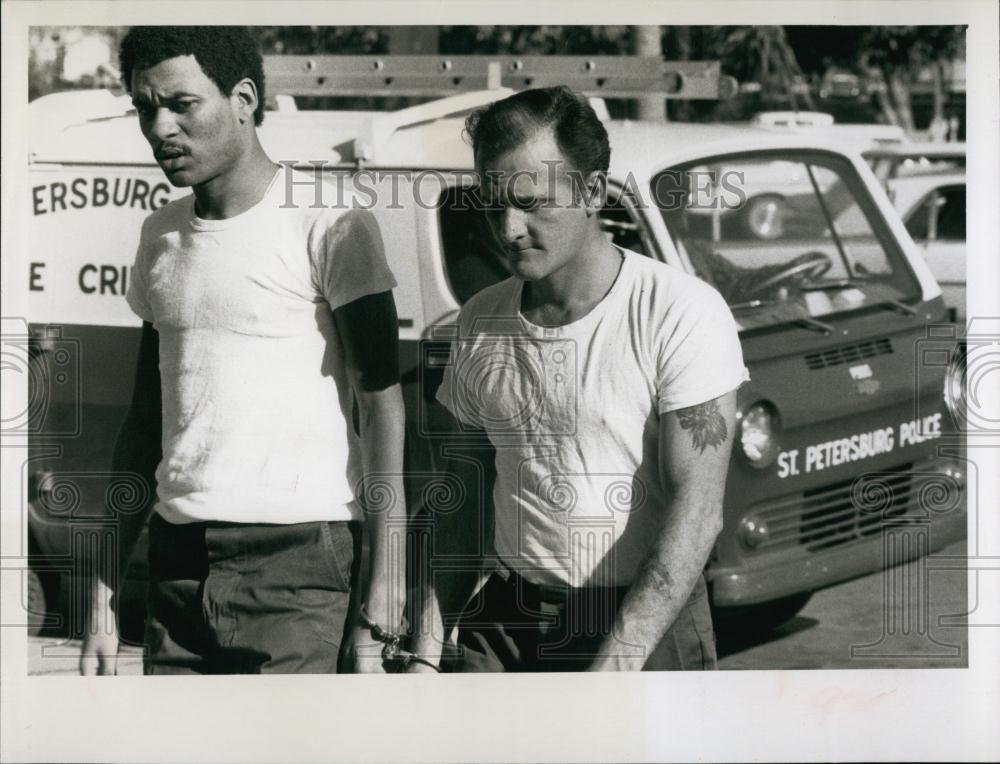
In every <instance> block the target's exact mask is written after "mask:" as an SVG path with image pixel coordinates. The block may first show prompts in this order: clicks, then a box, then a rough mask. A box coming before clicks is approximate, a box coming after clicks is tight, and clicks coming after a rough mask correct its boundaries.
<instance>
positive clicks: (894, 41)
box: [860, 26, 965, 132]
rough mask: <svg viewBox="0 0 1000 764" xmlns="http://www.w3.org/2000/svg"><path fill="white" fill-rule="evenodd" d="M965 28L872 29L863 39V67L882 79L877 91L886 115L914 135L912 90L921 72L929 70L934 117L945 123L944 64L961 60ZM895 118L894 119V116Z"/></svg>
mask: <svg viewBox="0 0 1000 764" xmlns="http://www.w3.org/2000/svg"><path fill="white" fill-rule="evenodd" d="M964 38H965V27H961V26H936V27H872V28H870V29H868V30H867V31H866V33H865V35H864V38H863V39H862V48H861V51H860V60H861V64H862V66H863V67H864V68H866V69H873V70H875V71H877V72H878V73H879V75H880V76H881V82H882V83H883V84H884V86H883V87H879V88H877V89H876V91H875V97H876V99H877V100H878V102H879V106H880V108H881V109H882V113H883V115H884V116H885V117H886V120H887V121H889V122H891V123H892V124H897V125H900V126H901V127H902V128H903V129H904V130H907V131H908V132H912V131H913V129H914V126H913V111H912V109H911V98H912V87H913V84H914V83H915V82H916V80H917V77H918V75H919V74H920V73H921V71H922V70H929V71H930V72H931V76H932V82H933V87H934V96H935V99H934V109H935V117H936V118H937V119H943V112H944V94H943V84H942V71H941V70H942V64H943V63H944V62H946V61H951V60H953V59H954V58H956V56H958V54H959V52H960V50H961V49H962V44H963V42H964ZM894 115H895V119H893V116H894Z"/></svg>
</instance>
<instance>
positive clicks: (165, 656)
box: [144, 513, 361, 674]
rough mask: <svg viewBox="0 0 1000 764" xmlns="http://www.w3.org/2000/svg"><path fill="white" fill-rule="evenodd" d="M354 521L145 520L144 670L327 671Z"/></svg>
mask: <svg viewBox="0 0 1000 764" xmlns="http://www.w3.org/2000/svg"><path fill="white" fill-rule="evenodd" d="M360 543H361V534H360V524H359V523H347V522H332V523H325V522H315V523H297V524H293V525H252V524H239V523H193V524H189V525H174V524H172V523H168V522H167V521H165V520H163V519H162V518H161V517H160V516H159V515H158V514H156V513H153V516H152V518H151V519H150V523H149V576H150V582H149V601H148V609H147V618H146V647H147V656H146V659H145V662H144V670H145V673H147V674H178V673H200V674H261V673H275V674H287V673H334V672H336V671H337V670H338V666H339V665H340V660H341V645H342V644H343V642H344V641H345V628H346V624H347V621H348V612H349V610H350V592H351V589H352V583H353V582H354V581H355V580H356V578H357V572H358V570H357V569H358V567H359V564H358V563H359V562H360V559H361V554H360Z"/></svg>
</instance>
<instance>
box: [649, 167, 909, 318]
mask: <svg viewBox="0 0 1000 764" xmlns="http://www.w3.org/2000/svg"><path fill="white" fill-rule="evenodd" d="M652 190H653V198H654V199H655V201H656V204H657V205H658V206H659V208H660V210H661V212H662V214H663V218H664V220H665V222H666V224H667V228H668V230H669V231H670V235H671V237H672V239H673V241H674V244H675V246H676V247H677V249H678V250H679V251H680V253H681V256H682V257H686V258H687V259H688V261H689V262H690V264H691V267H692V269H693V270H694V272H695V273H696V274H697V275H698V276H699V277H701V278H702V279H704V280H705V281H708V282H709V283H711V284H712V285H713V286H715V288H716V289H718V290H719V291H720V292H721V293H722V295H723V297H725V298H726V300H727V301H728V303H729V305H730V307H731V308H732V309H733V311H734V313H736V315H737V318H738V319H739V321H740V323H741V325H742V326H743V327H744V328H745V329H748V328H758V327H765V326H773V325H776V324H780V323H786V322H790V321H801V320H803V319H809V318H818V317H822V316H831V315H834V314H837V313H842V312H846V311H852V310H857V309H860V308H866V307H870V306H873V305H882V306H884V305H893V304H896V305H898V304H899V303H900V302H905V301H912V300H914V299H916V298H919V296H920V287H919V284H918V283H917V281H916V279H915V278H914V276H913V274H912V272H911V271H910V269H909V268H908V267H907V265H906V261H905V258H904V256H903V254H902V251H901V250H900V249H899V246H898V244H897V242H896V239H895V237H894V236H893V235H892V233H891V232H890V231H889V230H888V227H887V226H886V224H885V221H884V220H883V219H882V217H881V215H880V214H879V213H878V211H877V209H876V207H875V204H874V202H873V201H872V199H871V197H870V195H869V193H868V191H867V190H866V188H865V186H864V184H863V182H862V181H861V179H860V177H858V175H857V173H856V172H855V170H854V168H853V167H852V166H851V164H850V163H849V162H848V161H847V160H845V159H843V158H840V157H838V156H836V155H833V154H826V153H820V152H810V153H806V152H802V153H792V152H768V153H766V154H748V155H745V156H739V155H730V156H725V157H719V158H716V159H713V160H712V161H711V162H700V163H698V164H689V165H682V166H678V167H675V168H672V169H670V170H667V171H666V172H663V173H661V174H660V175H658V176H657V177H656V178H654V180H653V187H652Z"/></svg>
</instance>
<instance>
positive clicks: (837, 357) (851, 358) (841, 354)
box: [806, 338, 892, 369]
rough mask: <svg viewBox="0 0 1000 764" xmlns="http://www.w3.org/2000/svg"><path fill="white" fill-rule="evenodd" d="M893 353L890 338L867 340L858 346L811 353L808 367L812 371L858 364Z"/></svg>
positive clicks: (807, 361) (807, 362)
mask: <svg viewBox="0 0 1000 764" xmlns="http://www.w3.org/2000/svg"><path fill="white" fill-rule="evenodd" d="M891 352H892V342H890V341H889V339H888V338H884V339H881V340H867V341H865V342H859V343H858V344H856V345H842V346H840V347H838V348H831V349H830V350H824V351H823V352H821V353H809V355H807V356H806V366H807V367H809V368H810V369H825V368H826V367H827V366H840V365H841V364H845V363H856V362H857V361H863V360H864V359H865V358H873V357H874V356H877V355H886V354H887V353H891Z"/></svg>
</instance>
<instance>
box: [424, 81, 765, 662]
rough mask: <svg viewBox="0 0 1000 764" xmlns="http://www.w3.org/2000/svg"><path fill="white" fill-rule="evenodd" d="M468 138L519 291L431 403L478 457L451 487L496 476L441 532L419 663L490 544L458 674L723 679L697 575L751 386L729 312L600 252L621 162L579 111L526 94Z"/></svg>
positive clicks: (480, 120) (660, 272) (472, 336)
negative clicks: (634, 673)
mask: <svg viewBox="0 0 1000 764" xmlns="http://www.w3.org/2000/svg"><path fill="white" fill-rule="evenodd" d="M466 127H467V132H468V134H469V135H470V136H471V139H472V144H473V148H474V152H475V159H476V167H477V171H478V173H479V176H480V187H481V189H482V191H483V192H484V196H485V204H486V215H487V219H488V221H489V223H490V228H491V230H492V233H493V234H494V236H495V237H496V239H497V241H498V242H499V244H500V245H501V246H502V247H503V249H504V252H505V253H506V258H507V264H508V266H509V268H510V270H511V272H512V273H513V276H512V277H511V278H509V279H507V280H505V281H503V282H501V283H499V284H496V285H494V286H492V287H488V288H486V289H484V290H483V291H481V292H479V293H478V294H477V295H475V296H474V297H473V298H472V299H471V300H469V301H468V302H467V303H466V304H465V306H464V307H463V309H462V311H461V314H460V317H459V320H458V323H459V326H458V338H457V339H456V340H455V341H454V342H453V345H452V354H451V364H450V366H449V368H448V369H447V371H446V373H445V377H444V381H443V383H442V385H441V387H440V389H439V391H438V394H437V397H438V400H439V401H440V402H441V403H442V404H444V406H445V407H447V408H448V409H449V410H450V411H451V412H452V414H453V415H454V416H455V418H456V420H457V425H458V429H459V436H458V437H460V438H464V439H465V448H464V449H462V450H461V456H462V457H463V458H462V459H458V460H456V461H455V463H454V464H455V466H453V469H456V470H458V471H460V472H461V471H462V470H463V468H462V467H461V466H459V465H466V466H468V465H469V457H470V456H472V455H474V454H479V455H481V458H480V459H479V462H480V466H479V469H478V470H475V471H472V472H469V471H466V472H465V473H464V484H465V485H466V487H467V489H468V491H467V492H468V495H469V500H468V501H467V502H466V506H465V511H464V512H455V513H451V514H442V515H441V516H440V517H438V518H437V519H436V526H435V530H434V532H435V540H434V552H435V558H434V560H433V561H432V564H431V566H430V567H431V570H432V571H434V572H433V575H432V576H431V581H432V585H431V586H429V587H425V588H424V590H423V596H422V598H421V606H420V632H419V635H418V638H417V639H416V641H415V643H414V645H415V646H414V650H415V652H417V653H418V654H420V655H421V656H422V657H423V658H424V659H426V660H428V661H429V662H430V663H432V664H433V663H436V662H437V661H438V660H439V659H440V655H441V646H442V644H443V642H444V641H445V632H444V629H443V616H444V615H447V614H449V613H454V612H455V611H456V610H457V609H459V608H461V606H462V604H463V602H464V600H465V599H466V597H467V595H468V594H469V592H468V590H467V589H463V577H462V576H460V575H457V574H455V573H448V572H446V567H445V566H450V569H452V570H454V568H455V566H456V560H460V559H462V557H463V555H465V556H467V555H468V554H469V553H470V552H469V550H475V543H476V542H477V541H480V540H481V539H482V538H485V539H486V541H487V542H491V544H492V552H493V553H495V559H496V570H495V571H494V572H493V573H492V574H491V575H489V577H488V578H487V579H486V581H485V584H483V585H482V586H481V588H480V589H479V591H478V593H477V594H476V596H475V599H474V600H472V601H471V602H465V606H464V609H463V612H462V614H461V617H460V618H459V621H458V634H457V644H458V647H459V653H460V658H459V662H458V670H461V671H539V670H555V671H558V670H635V669H642V668H646V669H708V668H714V667H715V644H714V637H713V633H712V626H711V616H710V613H709V608H708V599H707V593H706V588H705V581H704V578H703V569H704V566H705V564H706V561H707V559H708V556H709V554H710V552H711V549H712V545H713V543H714V541H715V537H716V536H717V534H718V533H719V531H720V529H721V527H722V498H723V492H724V486H725V480H726V473H727V469H728V465H729V454H730V448H731V445H732V437H733V427H734V419H735V412H736V389H737V388H738V387H739V386H740V385H741V384H742V383H743V382H744V381H745V380H746V379H747V378H748V375H747V371H746V368H745V367H744V365H743V359H742V353H741V349H740V343H739V338H738V335H737V329H736V325H735V322H734V320H733V318H732V315H731V313H730V311H729V308H728V306H727V305H726V303H725V301H724V300H723V299H722V298H721V296H720V295H719V294H718V293H717V292H716V291H715V290H714V289H713V288H712V287H710V286H709V285H708V284H706V283H705V282H702V281H700V280H699V279H697V278H695V277H693V276H689V275H687V274H685V273H683V272H681V271H679V270H677V269H675V268H672V267H670V266H667V265H665V264H663V263H659V262H656V261H653V260H651V259H648V258H645V257H642V256H641V255H638V254H636V253H634V252H629V251H627V250H622V249H619V248H617V247H615V246H614V245H613V244H612V243H611V242H610V241H609V240H608V238H607V237H606V235H605V234H604V233H603V232H602V230H601V228H600V224H599V218H598V213H599V211H600V209H601V205H602V201H603V199H604V197H605V191H606V173H607V169H608V163H609V159H610V147H609V144H608V137H607V133H606V131H605V129H604V127H603V125H602V124H601V123H600V121H599V120H598V118H597V117H596V115H595V114H594V112H593V110H592V109H591V108H590V106H589V104H588V103H587V101H586V99H584V98H582V97H580V96H578V95H577V94H575V93H573V92H572V91H570V90H568V89H567V88H564V87H559V88H546V89H539V90H528V91H524V92H521V93H519V94H516V95H514V96H511V97H509V98H507V99H505V100H502V101H499V102H497V103H494V104H492V105H490V106H489V107H486V108H485V109H483V110H481V111H479V112H477V113H475V114H473V115H472V116H471V117H470V118H469V120H468V122H467V126H466ZM477 433H479V434H480V436H479V438H478V442H477V437H476V434H477ZM457 448H458V446H456V447H455V449H457ZM493 468H495V482H494V485H493V489H492V505H493V521H492V526H493V527H492V529H490V528H489V527H488V525H489V523H488V520H486V519H485V512H483V511H482V510H483V509H485V507H486V506H487V503H488V498H487V497H486V496H484V495H483V493H485V491H483V492H479V491H477V490H476V486H477V485H484V486H487V489H486V490H488V484H489V475H490V472H491V471H492V469H493ZM484 526H486V528H485V533H483V530H484ZM456 555H458V556H457V557H456ZM449 558H451V559H450V560H449ZM467 579H468V576H466V577H465V580H464V585H466V586H468V585H469V583H470V582H469V581H468V580H467ZM410 670H411V671H423V670H429V668H428V667H427V666H425V665H423V664H413V665H412V667H411V669H410Z"/></svg>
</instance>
